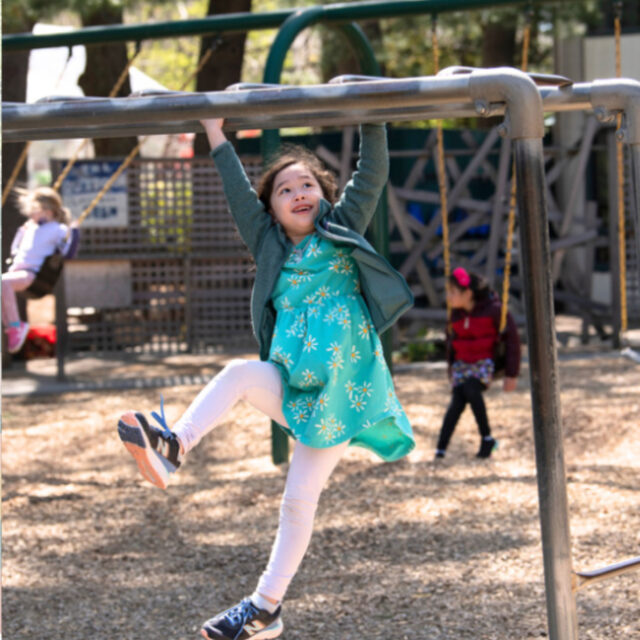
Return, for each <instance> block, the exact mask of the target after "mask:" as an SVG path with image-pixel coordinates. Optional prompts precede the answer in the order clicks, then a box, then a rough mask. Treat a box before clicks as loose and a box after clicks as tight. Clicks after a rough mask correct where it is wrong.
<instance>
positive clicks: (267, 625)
mask: <svg viewBox="0 0 640 640" xmlns="http://www.w3.org/2000/svg"><path fill="white" fill-rule="evenodd" d="M281 611H282V607H280V606H278V608H277V609H276V610H275V611H274V612H273V613H269V611H267V610H266V609H259V608H258V607H256V605H255V604H253V602H252V601H251V599H250V598H245V599H244V600H243V601H242V602H240V603H239V604H237V605H235V607H231V609H227V610H226V611H224V612H223V613H220V614H218V615H217V616H215V617H214V618H211V620H207V622H205V623H204V624H203V625H202V629H201V630H200V633H201V635H202V636H203V637H204V638H208V639H209V640H248V639H249V638H251V640H270V639H271V638H277V637H278V636H279V635H280V634H281V633H282V630H283V625H282V620H281V618H280V612H281Z"/></svg>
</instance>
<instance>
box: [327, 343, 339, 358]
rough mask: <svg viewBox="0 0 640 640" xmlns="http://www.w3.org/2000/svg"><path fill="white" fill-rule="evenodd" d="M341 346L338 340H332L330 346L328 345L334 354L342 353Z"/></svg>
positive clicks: (328, 349) (328, 348)
mask: <svg viewBox="0 0 640 640" xmlns="http://www.w3.org/2000/svg"><path fill="white" fill-rule="evenodd" d="M340 350H341V347H340V345H339V344H338V343H337V342H332V343H331V344H330V345H329V347H327V351H331V353H332V354H333V355H334V356H338V355H340Z"/></svg>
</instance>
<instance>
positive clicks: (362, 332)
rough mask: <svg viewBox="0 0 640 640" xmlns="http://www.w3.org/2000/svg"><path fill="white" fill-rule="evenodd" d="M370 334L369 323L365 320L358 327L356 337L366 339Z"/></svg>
mask: <svg viewBox="0 0 640 640" xmlns="http://www.w3.org/2000/svg"><path fill="white" fill-rule="evenodd" d="M370 333H371V323H370V322H369V321H367V320H365V321H364V322H361V323H360V324H359V325H358V335H359V336H360V337H361V338H368V337H369V334H370Z"/></svg>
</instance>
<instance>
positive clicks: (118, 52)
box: [78, 1, 138, 156]
mask: <svg viewBox="0 0 640 640" xmlns="http://www.w3.org/2000/svg"><path fill="white" fill-rule="evenodd" d="M91 7H93V8H91ZM86 11H87V13H83V14H82V16H81V17H82V24H83V26H85V27H92V26H98V25H109V24H122V7H121V6H114V5H112V4H111V3H110V2H108V1H107V2H103V3H101V4H100V5H99V6H97V7H96V6H95V5H92V4H90V5H89V7H88V8H87V9H86ZM86 51H87V65H86V67H85V70H84V73H83V74H82V75H81V76H80V79H79V80H78V84H79V85H80V87H81V88H82V90H83V91H84V94H85V96H108V95H109V92H110V91H111V90H112V89H113V86H114V85H115V83H116V81H117V80H118V78H119V77H120V74H121V73H122V70H123V69H124V68H125V66H126V65H127V61H128V58H127V47H126V44H125V43H124V42H117V43H114V44H97V45H92V46H88V47H87V48H86ZM130 93H131V85H130V84H129V78H127V79H126V80H125V81H124V83H123V84H122V87H121V88H120V91H119V92H118V96H128V95H129V94H130ZM136 144H138V140H137V138H135V137H128V138H96V139H95V140H94V141H93V145H94V149H95V153H96V156H126V155H127V154H128V153H129V152H130V151H131V150H132V149H133V148H134V147H135V146H136Z"/></svg>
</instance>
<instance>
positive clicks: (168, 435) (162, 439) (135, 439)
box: [118, 409, 182, 489]
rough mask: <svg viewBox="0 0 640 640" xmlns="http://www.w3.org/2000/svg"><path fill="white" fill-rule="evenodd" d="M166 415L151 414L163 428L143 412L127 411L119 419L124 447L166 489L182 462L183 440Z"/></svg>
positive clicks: (154, 482)
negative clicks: (150, 420)
mask: <svg viewBox="0 0 640 640" xmlns="http://www.w3.org/2000/svg"><path fill="white" fill-rule="evenodd" d="M161 411H162V415H161V416H158V414H156V413H152V414H151V415H152V416H153V417H154V418H155V419H156V420H158V422H160V424H161V425H162V427H163V429H162V430H160V429H158V428H157V427H152V426H150V425H149V423H148V422H147V419H146V418H145V417H144V415H143V414H142V413H134V412H133V411H127V413H124V414H123V415H122V416H121V417H120V420H119V421H118V435H119V436H120V440H122V442H123V444H124V446H125V447H126V448H127V450H128V451H129V453H130V454H131V455H132V456H133V458H134V460H135V461H136V463H137V464H138V469H140V473H141V474H142V475H143V476H144V478H145V479H146V480H148V481H149V482H151V483H152V484H155V485H156V487H160V488H161V489H166V488H167V484H168V483H169V476H170V475H171V474H172V473H174V472H175V471H176V470H177V469H178V467H179V466H180V463H181V462H182V456H181V455H180V443H179V442H178V438H177V437H176V434H175V433H173V431H171V430H170V429H169V427H167V425H166V422H165V420H164V411H163V410H162V409H161Z"/></svg>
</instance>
